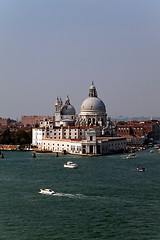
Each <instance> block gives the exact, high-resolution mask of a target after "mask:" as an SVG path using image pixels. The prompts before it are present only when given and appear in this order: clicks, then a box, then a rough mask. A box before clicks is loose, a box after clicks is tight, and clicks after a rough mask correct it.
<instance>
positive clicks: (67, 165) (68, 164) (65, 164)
mask: <svg viewBox="0 0 160 240" xmlns="http://www.w3.org/2000/svg"><path fill="white" fill-rule="evenodd" d="M64 167H65V168H77V167H78V165H77V164H76V163H73V162H71V161H69V162H67V163H64Z"/></svg>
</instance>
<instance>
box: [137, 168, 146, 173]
mask: <svg viewBox="0 0 160 240" xmlns="http://www.w3.org/2000/svg"><path fill="white" fill-rule="evenodd" d="M136 170H137V171H138V172H144V171H145V168H140V167H137V168H136Z"/></svg>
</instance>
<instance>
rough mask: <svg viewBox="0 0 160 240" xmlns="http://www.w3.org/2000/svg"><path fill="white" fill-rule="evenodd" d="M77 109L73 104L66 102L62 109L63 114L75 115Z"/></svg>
mask: <svg viewBox="0 0 160 240" xmlns="http://www.w3.org/2000/svg"><path fill="white" fill-rule="evenodd" d="M75 114H76V111H75V109H74V107H73V106H72V105H67V104H65V105H64V106H63V107H62V109H61V115H75Z"/></svg>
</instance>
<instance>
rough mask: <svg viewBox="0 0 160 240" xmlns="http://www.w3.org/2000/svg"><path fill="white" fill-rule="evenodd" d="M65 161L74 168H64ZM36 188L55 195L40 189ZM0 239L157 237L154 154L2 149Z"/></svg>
mask: <svg viewBox="0 0 160 240" xmlns="http://www.w3.org/2000/svg"><path fill="white" fill-rule="evenodd" d="M66 161H73V162H75V163H77V164H78V168H77V169H67V168H64V167H63V164H64V163H65V162H66ZM136 167H145V169H146V171H145V172H137V171H136ZM40 188H51V189H53V190H54V191H55V192H56V194H55V195H53V196H49V195H43V194H40V193H39V189H40ZM0 239H1V240H50V239H51V240H52V239H56V240H72V239H77V240H80V239H81V240H92V239H98V240H100V239H105V240H106V239H112V240H113V239H115V240H118V239H123V240H156V239H157V240H159V239H160V154H159V153H158V152H157V151H156V150H154V153H150V152H149V149H147V150H144V151H141V152H138V153H137V158H136V159H126V155H125V154H124V155H121V154H116V155H108V156H101V157H81V156H72V155H59V157H56V156H55V155H54V154H37V157H36V158H32V152H4V159H0Z"/></svg>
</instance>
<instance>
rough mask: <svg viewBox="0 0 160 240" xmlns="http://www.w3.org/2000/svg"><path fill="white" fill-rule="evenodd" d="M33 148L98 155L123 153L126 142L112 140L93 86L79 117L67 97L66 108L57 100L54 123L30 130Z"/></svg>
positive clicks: (108, 124) (108, 119)
mask: <svg viewBox="0 0 160 240" xmlns="http://www.w3.org/2000/svg"><path fill="white" fill-rule="evenodd" d="M32 144H33V145H36V146H38V148H39V150H42V151H53V152H63V151H66V152H68V153H71V154H85V155H87V154H89V155H97V154H107V153H113V152H118V151H122V150H124V149H125V147H126V139H125V137H116V136H113V131H112V124H111V119H110V118H107V112H106V107H105V104H104V103H103V101H102V100H101V99H100V98H99V97H98V94H97V91H96V88H95V86H94V84H93V83H92V85H91V87H90V89H89V95H88V98H87V99H85V100H84V101H83V103H82V105H81V112H80V115H79V117H78V116H77V115H76V111H75V108H74V107H73V106H72V105H71V103H70V99H69V97H68V96H67V98H66V101H65V104H63V102H62V99H61V98H60V99H59V98H57V100H56V103H55V121H50V120H47V119H44V120H42V121H40V126H39V127H38V128H34V129H32Z"/></svg>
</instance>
